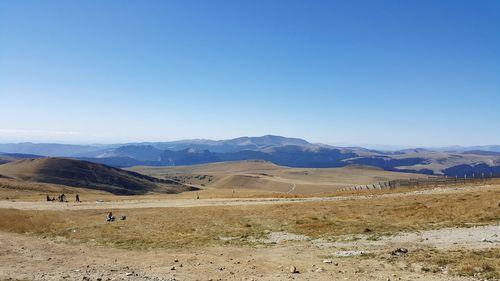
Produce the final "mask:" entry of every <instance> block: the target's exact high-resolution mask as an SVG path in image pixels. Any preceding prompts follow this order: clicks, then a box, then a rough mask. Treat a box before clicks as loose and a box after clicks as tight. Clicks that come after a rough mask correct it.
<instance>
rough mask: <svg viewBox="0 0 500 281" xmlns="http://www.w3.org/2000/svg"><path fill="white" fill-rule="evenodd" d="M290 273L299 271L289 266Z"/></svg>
mask: <svg viewBox="0 0 500 281" xmlns="http://www.w3.org/2000/svg"><path fill="white" fill-rule="evenodd" d="M290 273H299V271H298V270H297V268H296V267H295V266H293V265H292V266H290Z"/></svg>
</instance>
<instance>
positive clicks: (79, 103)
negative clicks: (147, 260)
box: [0, 0, 500, 146]
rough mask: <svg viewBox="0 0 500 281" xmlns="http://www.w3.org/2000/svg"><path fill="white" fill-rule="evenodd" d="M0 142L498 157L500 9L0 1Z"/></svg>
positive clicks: (453, 0)
mask: <svg viewBox="0 0 500 281" xmlns="http://www.w3.org/2000/svg"><path fill="white" fill-rule="evenodd" d="M0 102H1V109H0V142H11V141H15V142H17V141H33V142H43V141H57V142H64V143H91V142H100V143H109V142H127V141H161V140H175V139H187V138H212V139H223V138H232V137H238V136H244V135H249V136H255V135H263V134H278V135H285V136H294V137H301V138H305V139H308V140H310V141H313V142H323V143H329V144H395V145H408V146H441V145H453V144H460V145H472V144H492V143H497V144H498V143H500V130H499V128H500V1H497V0H491V1H488V0H481V1H475V0H470V1H457V0H450V1H444V0H443V1H435V0H429V1H423V0H413V1H410V0H408V1H397V0H392V1H371V0H366V1H350V0H349V1H348V0H345V1H333V0H331V1H305V0H304V1H290V0H283V1H268V0H265V1H264V0H262V1H258V0H252V1H229V0H227V1H212V0H211V1H204V0H203V1H185V0H183V1H123V0H119V1H100V0H99V1H88V0H86V1H38V0H37V1H24V0H13V1H8V0H3V1H0Z"/></svg>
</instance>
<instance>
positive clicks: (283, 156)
mask: <svg viewBox="0 0 500 281" xmlns="http://www.w3.org/2000/svg"><path fill="white" fill-rule="evenodd" d="M0 152H1V153H3V155H4V156H10V157H11V158H13V159H16V158H18V159H22V158H34V157H37V156H53V157H56V156H57V157H70V158H76V159H81V160H87V161H91V162H96V163H101V164H106V165H109V166H114V167H130V166H136V165H151V166H174V165H175V166H177V165H194V164H205V163H213V162H221V161H238V160H256V159H257V160H265V161H270V162H273V163H275V164H278V165H283V166H289V167H310V168H333V167H343V166H347V165H370V166H375V167H378V168H381V169H384V170H390V171H405V172H416V173H425V174H444V175H451V176H464V175H465V174H467V173H470V174H475V173H477V174H482V173H486V174H494V173H495V174H496V173H499V174H500V146H499V145H488V146H474V147H458V146H455V147H442V148H432V149H426V148H417V149H405V150H397V151H377V150H371V149H365V148H362V147H334V146H329V145H324V144H313V143H309V142H308V141H306V140H303V139H299V138H286V137H281V136H273V135H266V136H262V137H241V138H235V139H229V140H204V139H196V140H181V141H170V142H141V143H128V144H109V145H70V144H48V143H40V144H35V143H11V144H0ZM23 155H28V156H23ZM0 156H1V155H0ZM11 158H5V157H4V159H11ZM447 158H449V159H453V161H449V162H450V164H449V165H447V166H442V167H441V166H439V167H438V168H433V169H429V168H426V165H427V166H429V165H432V164H433V162H436V163H443V162H446V160H447ZM456 159H459V160H458V162H457V160H456ZM3 162H8V161H7V160H4V161H3ZM0 163H2V159H1V157H0ZM413 166H415V167H413ZM429 167H430V166H429Z"/></svg>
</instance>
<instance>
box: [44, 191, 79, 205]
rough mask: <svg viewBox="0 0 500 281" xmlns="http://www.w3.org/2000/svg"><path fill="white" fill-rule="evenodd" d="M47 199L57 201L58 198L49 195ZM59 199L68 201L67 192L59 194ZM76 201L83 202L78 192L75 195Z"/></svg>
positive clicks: (59, 200)
mask: <svg viewBox="0 0 500 281" xmlns="http://www.w3.org/2000/svg"><path fill="white" fill-rule="evenodd" d="M47 201H52V202H54V201H56V198H55V197H52V198H50V196H49V195H47ZM57 201H58V202H68V200H67V199H66V194H64V193H61V194H59V196H57ZM75 202H77V203H80V202H81V201H80V195H78V194H76V195H75Z"/></svg>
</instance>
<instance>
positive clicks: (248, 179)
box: [129, 161, 428, 194]
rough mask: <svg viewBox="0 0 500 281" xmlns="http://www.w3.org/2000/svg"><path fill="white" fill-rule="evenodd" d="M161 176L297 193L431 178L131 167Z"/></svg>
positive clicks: (261, 164) (257, 167)
mask: <svg viewBox="0 0 500 281" xmlns="http://www.w3.org/2000/svg"><path fill="white" fill-rule="evenodd" d="M129 170H133V171H136V172H139V173H143V174H146V175H150V176H154V177H158V178H165V177H167V178H171V177H175V178H176V179H177V180H180V181H182V182H185V183H189V184H195V185H203V186H207V187H212V188H226V189H255V190H261V191H272V192H287V191H289V190H290V189H291V188H292V186H294V185H295V188H294V191H293V193H294V194H314V193H323V192H334V191H337V190H340V189H342V188H346V187H352V186H354V185H365V184H373V183H379V182H385V181H389V180H395V179H409V178H428V176H427V175H422V174H410V173H400V172H390V171H384V170H381V169H378V168H374V167H369V166H348V167H343V168H290V167H283V166H278V165H275V164H272V163H270V162H265V161H234V162H222V163H212V164H204V165H193V166H178V167H147V166H138V167H132V168H129Z"/></svg>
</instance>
